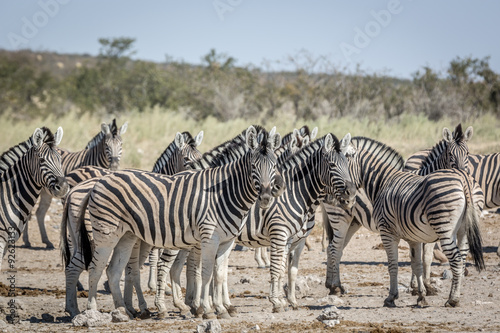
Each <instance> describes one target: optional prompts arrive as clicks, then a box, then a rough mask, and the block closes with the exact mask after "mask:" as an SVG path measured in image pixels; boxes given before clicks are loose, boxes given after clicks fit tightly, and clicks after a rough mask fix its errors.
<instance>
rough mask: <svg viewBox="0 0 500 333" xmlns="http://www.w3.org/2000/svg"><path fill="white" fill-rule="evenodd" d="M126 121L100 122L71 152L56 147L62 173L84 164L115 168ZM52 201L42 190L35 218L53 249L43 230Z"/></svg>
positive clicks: (27, 236)
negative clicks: (80, 147)
mask: <svg viewBox="0 0 500 333" xmlns="http://www.w3.org/2000/svg"><path fill="white" fill-rule="evenodd" d="M127 126H128V124H127V122H125V123H124V124H123V125H122V126H121V127H120V129H118V128H117V126H116V119H113V121H112V123H111V124H110V125H108V124H106V123H102V124H101V131H100V132H99V134H97V135H96V136H95V137H94V138H93V139H92V140H90V141H89V143H88V144H87V146H86V147H85V149H83V150H81V151H79V152H74V153H71V152H69V151H67V150H65V149H62V148H58V150H59V152H60V154H61V158H62V168H63V171H64V175H67V174H68V173H69V172H71V171H72V170H74V169H77V168H79V167H82V166H86V165H95V166H100V167H103V168H109V169H111V170H117V169H118V167H119V164H120V158H121V153H122V139H121V135H123V134H124V133H125V131H126V130H127ZM51 203H52V195H50V193H48V192H47V191H42V193H41V195H40V202H39V204H38V209H37V210H36V213H35V215H36V219H37V222H38V228H39V230H40V236H41V237H42V242H43V243H44V244H45V246H46V248H47V249H53V248H54V244H52V242H51V241H50V240H49V238H48V236H47V231H46V230H45V215H46V214H47V211H48V209H49V207H50V204H51ZM23 242H24V247H28V248H29V247H31V243H30V241H29V235H28V226H26V230H25V232H24V234H23Z"/></svg>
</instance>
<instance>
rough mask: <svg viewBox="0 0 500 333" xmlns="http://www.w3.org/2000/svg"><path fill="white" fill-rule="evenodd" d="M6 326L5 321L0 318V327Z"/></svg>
mask: <svg viewBox="0 0 500 333" xmlns="http://www.w3.org/2000/svg"><path fill="white" fill-rule="evenodd" d="M6 326H7V323H6V322H5V321H3V320H2V319H0V328H4V327H6Z"/></svg>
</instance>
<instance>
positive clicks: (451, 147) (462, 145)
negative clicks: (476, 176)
mask: <svg viewBox="0 0 500 333" xmlns="http://www.w3.org/2000/svg"><path fill="white" fill-rule="evenodd" d="M471 138H472V126H469V127H468V128H467V129H466V130H465V133H464V132H463V131H462V124H458V126H457V127H456V128H455V130H454V131H453V133H452V132H451V131H450V130H449V129H448V128H446V127H445V128H443V139H444V140H445V141H446V143H447V144H446V150H445V151H444V154H445V156H444V159H445V162H444V164H445V165H444V166H443V167H444V168H447V169H460V170H464V171H466V172H468V171H469V165H468V164H469V147H468V146H467V141H469V140H470V139H471Z"/></svg>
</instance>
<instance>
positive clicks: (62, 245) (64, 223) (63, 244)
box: [59, 201, 71, 267]
mask: <svg viewBox="0 0 500 333" xmlns="http://www.w3.org/2000/svg"><path fill="white" fill-rule="evenodd" d="M68 207H69V204H68V201H66V202H65V204H64V208H63V214H62V220H61V241H60V242H59V249H60V250H61V257H62V262H63V267H68V265H69V262H70V260H71V258H70V253H69V252H70V251H69V244H68V230H66V228H67V227H68V209H69V208H68Z"/></svg>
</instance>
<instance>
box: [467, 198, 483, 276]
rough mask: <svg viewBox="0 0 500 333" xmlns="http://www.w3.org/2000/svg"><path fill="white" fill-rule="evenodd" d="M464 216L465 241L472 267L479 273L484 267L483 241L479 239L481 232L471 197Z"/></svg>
mask: <svg viewBox="0 0 500 333" xmlns="http://www.w3.org/2000/svg"><path fill="white" fill-rule="evenodd" d="M465 216H466V223H465V228H466V234H467V240H468V242H469V252H470V254H471V255H472V260H473V261H474V266H475V267H476V269H477V270H478V271H479V272H480V271H482V270H484V269H485V268H486V266H485V264H484V258H483V241H482V238H481V232H480V230H479V216H478V214H477V210H476V209H475V206H474V202H473V199H472V197H471V202H470V203H469V202H468V203H467V208H466V211H465Z"/></svg>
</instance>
